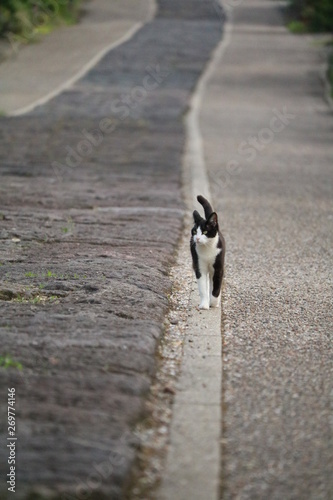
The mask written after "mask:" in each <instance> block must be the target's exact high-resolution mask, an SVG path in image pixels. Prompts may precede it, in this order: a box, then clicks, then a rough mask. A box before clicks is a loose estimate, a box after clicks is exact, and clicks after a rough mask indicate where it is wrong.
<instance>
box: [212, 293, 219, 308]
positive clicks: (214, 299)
mask: <svg viewBox="0 0 333 500" xmlns="http://www.w3.org/2000/svg"><path fill="white" fill-rule="evenodd" d="M220 304H221V293H220V295H219V296H218V297H214V295H211V297H210V307H220Z"/></svg>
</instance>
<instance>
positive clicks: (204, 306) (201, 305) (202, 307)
mask: <svg viewBox="0 0 333 500" xmlns="http://www.w3.org/2000/svg"><path fill="white" fill-rule="evenodd" d="M199 309H209V304H208V302H200V304H199Z"/></svg>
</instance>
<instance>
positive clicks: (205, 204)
mask: <svg viewBox="0 0 333 500" xmlns="http://www.w3.org/2000/svg"><path fill="white" fill-rule="evenodd" d="M197 200H198V202H199V203H200V205H202V206H203V209H204V211H205V217H206V219H208V217H209V216H210V215H212V213H213V212H214V210H213V209H212V206H211V204H210V203H209V201H207V200H206V198H204V197H203V196H201V194H199V195H198V196H197Z"/></svg>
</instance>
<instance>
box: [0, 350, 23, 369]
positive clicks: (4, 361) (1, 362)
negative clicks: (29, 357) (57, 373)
mask: <svg viewBox="0 0 333 500" xmlns="http://www.w3.org/2000/svg"><path fill="white" fill-rule="evenodd" d="M0 368H17V369H18V370H22V365H21V363H19V362H18V361H14V360H13V359H12V358H11V356H9V355H8V354H5V355H4V356H0Z"/></svg>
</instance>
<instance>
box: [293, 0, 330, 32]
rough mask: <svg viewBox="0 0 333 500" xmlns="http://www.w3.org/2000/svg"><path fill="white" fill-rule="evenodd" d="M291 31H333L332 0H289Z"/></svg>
mask: <svg viewBox="0 0 333 500" xmlns="http://www.w3.org/2000/svg"><path fill="white" fill-rule="evenodd" d="M289 11H290V15H291V18H292V19H293V20H292V21H291V22H290V24H289V28H290V30H291V31H292V32H293V33H305V32H315V33H327V32H328V33H329V32H331V33H333V2H332V0H290V8H289Z"/></svg>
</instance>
